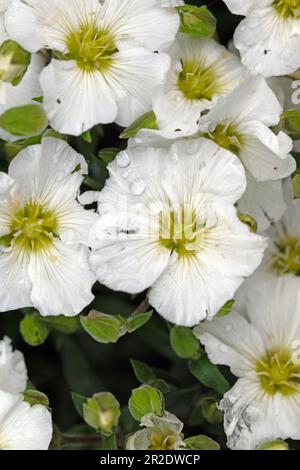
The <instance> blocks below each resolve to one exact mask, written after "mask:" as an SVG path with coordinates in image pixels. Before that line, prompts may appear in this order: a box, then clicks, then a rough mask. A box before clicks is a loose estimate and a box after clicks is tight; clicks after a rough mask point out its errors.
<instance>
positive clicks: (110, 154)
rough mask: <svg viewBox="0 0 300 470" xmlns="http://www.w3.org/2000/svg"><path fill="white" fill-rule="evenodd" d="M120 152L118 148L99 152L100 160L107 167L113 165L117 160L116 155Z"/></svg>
mask: <svg viewBox="0 0 300 470" xmlns="http://www.w3.org/2000/svg"><path fill="white" fill-rule="evenodd" d="M119 152H120V149H118V148H107V149H102V150H100V152H99V154H98V155H99V158H101V160H103V161H104V163H105V164H106V165H108V164H109V163H111V162H112V161H113V160H114V159H115V158H116V155H117V154H118V153H119Z"/></svg>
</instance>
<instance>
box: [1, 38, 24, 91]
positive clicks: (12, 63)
mask: <svg viewBox="0 0 300 470" xmlns="http://www.w3.org/2000/svg"><path fill="white" fill-rule="evenodd" d="M30 58H31V55H30V53H29V52H27V51H25V50H24V49H23V48H22V47H21V46H19V44H17V43H16V42H15V41H12V40H8V41H5V42H4V43H3V44H2V45H1V47H0V80H1V81H2V82H7V83H11V84H12V85H14V86H15V85H18V83H20V81H21V80H22V78H23V76H24V74H25V72H26V71H27V68H28V65H29V64H30Z"/></svg>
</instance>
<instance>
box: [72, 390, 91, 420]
mask: <svg viewBox="0 0 300 470" xmlns="http://www.w3.org/2000/svg"><path fill="white" fill-rule="evenodd" d="M71 397H72V401H73V403H74V406H75V408H76V411H77V413H78V414H79V416H81V418H83V405H84V403H85V402H86V401H87V398H86V397H83V396H82V395H79V394H78V393H74V392H71Z"/></svg>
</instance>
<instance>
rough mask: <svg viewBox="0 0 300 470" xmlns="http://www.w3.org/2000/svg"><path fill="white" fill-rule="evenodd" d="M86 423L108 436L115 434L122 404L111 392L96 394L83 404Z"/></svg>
mask: <svg viewBox="0 0 300 470" xmlns="http://www.w3.org/2000/svg"><path fill="white" fill-rule="evenodd" d="M82 409H83V417H84V420H85V422H86V423H87V424H88V425H89V426H91V427H92V428H93V429H95V430H96V431H101V432H102V433H103V434H105V435H106V436H110V435H111V434H112V433H113V430H114V428H116V426H117V425H118V422H119V417H120V415H121V411H120V404H119V402H118V400H117V399H116V397H115V396H114V395H113V394H112V393H110V392H101V393H96V394H95V395H93V396H92V398H88V399H87V400H86V402H85V403H84V404H83V407H82Z"/></svg>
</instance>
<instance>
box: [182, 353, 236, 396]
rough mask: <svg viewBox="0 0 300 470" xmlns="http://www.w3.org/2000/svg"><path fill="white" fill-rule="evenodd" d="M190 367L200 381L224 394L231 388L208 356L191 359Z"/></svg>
mask: <svg viewBox="0 0 300 470" xmlns="http://www.w3.org/2000/svg"><path fill="white" fill-rule="evenodd" d="M189 369H190V371H191V373H192V374H193V375H194V376H195V377H196V379H198V380H199V382H201V383H202V384H203V385H205V386H206V387H208V388H212V389H213V390H215V391H216V392H218V393H220V394H222V395H223V394H224V393H225V392H227V390H229V388H230V385H229V383H228V382H227V380H226V379H225V377H224V376H223V375H222V374H221V372H220V371H219V369H218V367H217V366H216V365H214V364H212V363H211V362H210V360H209V359H208V357H207V356H202V357H200V358H199V359H196V360H191V361H189Z"/></svg>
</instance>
